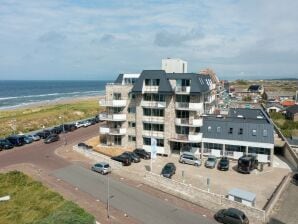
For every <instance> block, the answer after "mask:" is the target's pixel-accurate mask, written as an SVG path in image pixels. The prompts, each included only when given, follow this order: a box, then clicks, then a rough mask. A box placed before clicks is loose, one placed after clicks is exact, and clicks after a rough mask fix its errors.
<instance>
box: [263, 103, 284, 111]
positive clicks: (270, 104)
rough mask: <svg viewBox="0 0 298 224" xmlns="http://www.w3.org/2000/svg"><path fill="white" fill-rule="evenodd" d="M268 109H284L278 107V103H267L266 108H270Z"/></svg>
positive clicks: (280, 106)
mask: <svg viewBox="0 0 298 224" xmlns="http://www.w3.org/2000/svg"><path fill="white" fill-rule="evenodd" d="M270 107H277V108H280V109H282V110H283V109H284V107H283V106H282V105H280V104H279V103H267V104H266V108H270Z"/></svg>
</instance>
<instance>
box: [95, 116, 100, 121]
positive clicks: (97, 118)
mask: <svg viewBox="0 0 298 224" xmlns="http://www.w3.org/2000/svg"><path fill="white" fill-rule="evenodd" d="M94 120H95V122H96V123H98V122H99V121H100V120H99V116H98V115H96V116H95V117H94Z"/></svg>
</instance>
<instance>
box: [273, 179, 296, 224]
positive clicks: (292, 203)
mask: <svg viewBox="0 0 298 224" xmlns="http://www.w3.org/2000/svg"><path fill="white" fill-rule="evenodd" d="M297 203H298V186H296V185H294V184H292V183H290V184H289V186H288V188H287V189H286V191H285V192H284V194H283V195H282V197H281V198H280V200H279V202H278V206H277V212H276V214H274V215H273V217H272V219H271V220H270V222H269V223H270V224H297V223H298V208H297Z"/></svg>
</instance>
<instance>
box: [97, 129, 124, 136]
mask: <svg viewBox="0 0 298 224" xmlns="http://www.w3.org/2000/svg"><path fill="white" fill-rule="evenodd" d="M99 133H100V134H108V135H125V134H126V128H109V127H100V128H99Z"/></svg>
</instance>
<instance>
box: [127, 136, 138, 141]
mask: <svg viewBox="0 0 298 224" xmlns="http://www.w3.org/2000/svg"><path fill="white" fill-rule="evenodd" d="M128 141H129V142H135V141H136V136H132V135H129V136H128Z"/></svg>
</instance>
